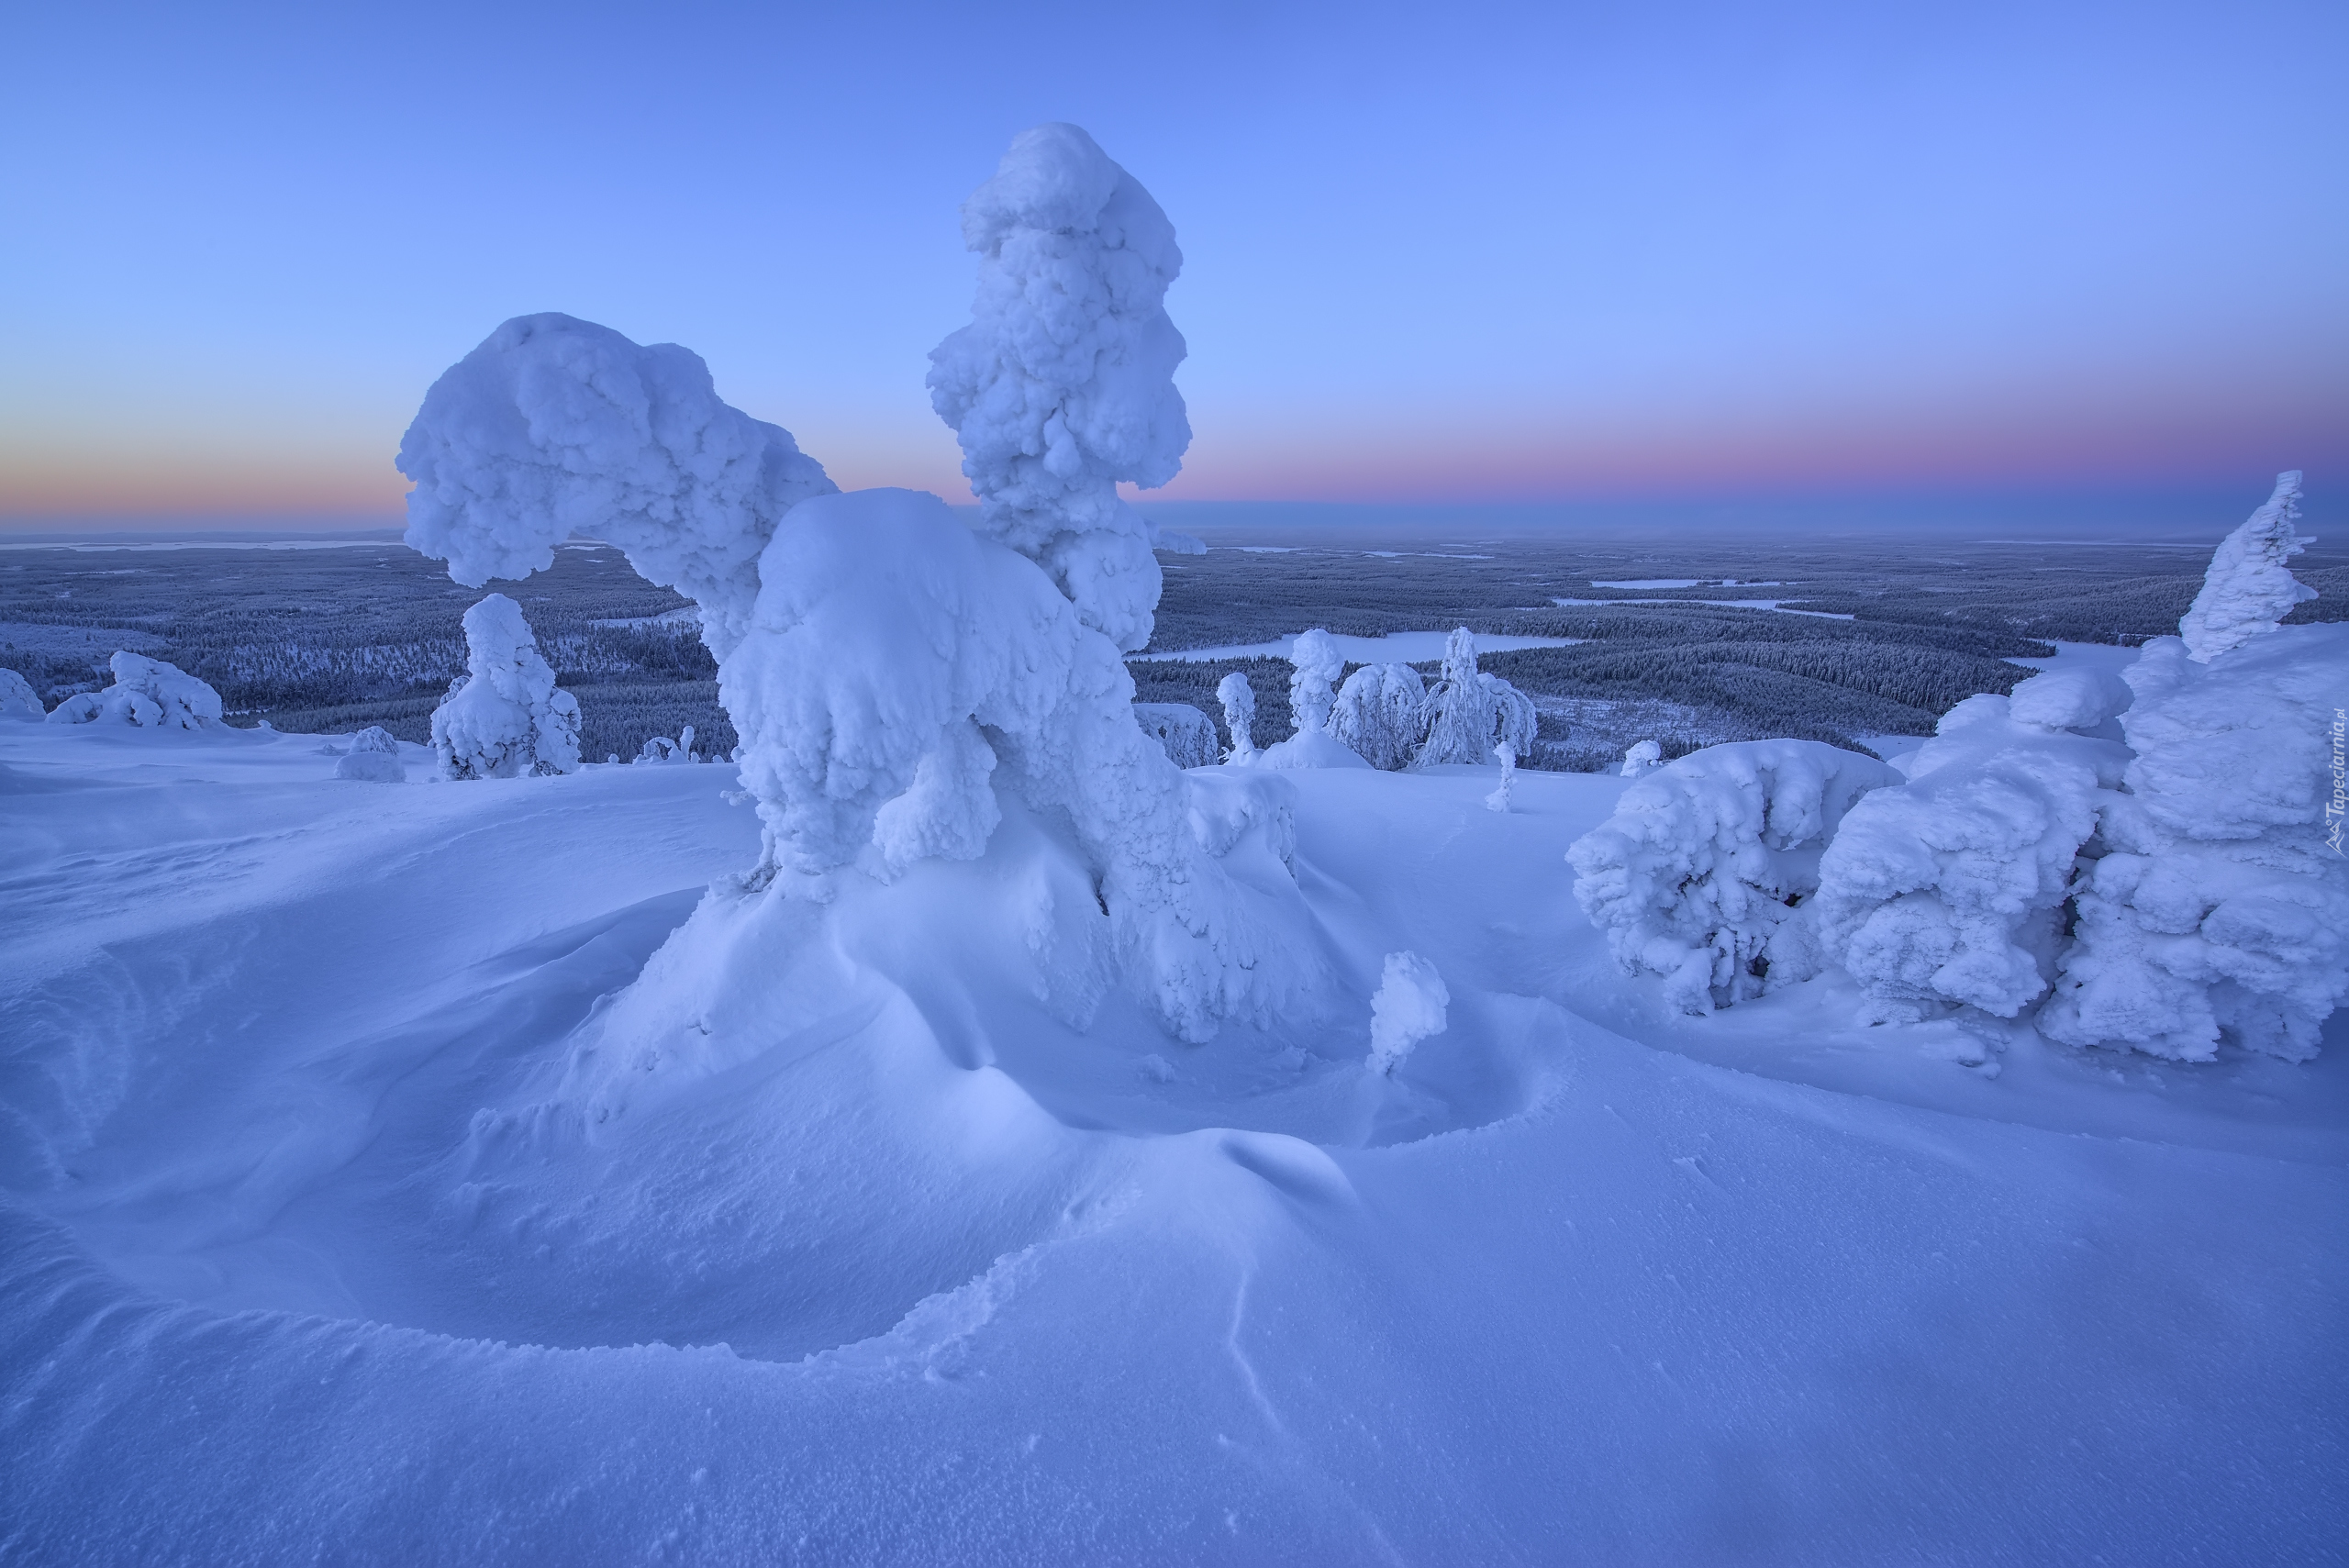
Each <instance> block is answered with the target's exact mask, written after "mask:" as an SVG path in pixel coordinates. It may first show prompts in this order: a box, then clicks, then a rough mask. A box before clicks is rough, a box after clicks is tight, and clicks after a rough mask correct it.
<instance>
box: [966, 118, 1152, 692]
mask: <svg viewBox="0 0 2349 1568" xmlns="http://www.w3.org/2000/svg"><path fill="white" fill-rule="evenodd" d="M963 243H964V244H965V245H967V246H968V247H969V248H970V249H971V250H975V251H977V252H978V254H979V258H980V261H979V286H978V294H977V297H976V298H975V300H974V303H973V305H972V309H971V317H972V319H971V324H970V325H969V326H968V327H965V328H963V329H962V330H960V331H958V332H956V333H954V334H953V335H952V336H951V337H949V338H948V339H946V340H945V341H944V342H942V343H941V344H939V346H938V347H937V349H936V350H933V351H932V352H931V354H930V402H931V405H932V406H934V407H935V408H936V409H937V410H938V415H939V417H941V418H942V419H944V420H945V421H946V422H947V423H948V424H949V425H952V426H953V427H954V434H955V437H956V439H958V440H960V441H961V442H962V446H963V473H964V474H965V475H966V476H968V477H969V479H970V481H971V488H972V489H973V490H974V491H975V492H976V493H977V495H978V497H979V505H980V517H979V528H980V531H981V532H982V533H985V534H986V535H987V536H988V537H990V538H993V539H998V540H1000V541H1002V542H1003V543H1004V544H1007V545H1008V546H1010V547H1011V548H1012V549H1013V550H1017V551H1019V553H1020V554H1022V555H1025V556H1027V557H1028V558H1029V559H1030V560H1031V561H1034V562H1036V563H1037V564H1038V565H1040V566H1041V567H1042V568H1043V569H1044V571H1045V572H1046V573H1048V574H1049V575H1050V576H1051V578H1052V581H1053V582H1054V583H1055V584H1058V585H1059V587H1060V589H1061V591H1062V593H1063V594H1065V595H1067V596H1068V599H1069V602H1070V603H1071V604H1073V605H1074V606H1076V614H1077V618H1078V619H1079V620H1080V621H1081V622H1083V623H1084V624H1085V625H1086V626H1088V627H1091V628H1094V629H1095V630H1097V631H1098V632H1100V633H1101V634H1102V635H1104V636H1105V637H1107V638H1108V639H1109V640H1110V641H1111V642H1112V643H1114V644H1115V645H1116V646H1117V647H1118V648H1119V649H1121V650H1125V651H1132V650H1134V649H1138V648H1141V647H1143V646H1145V645H1147V644H1148V643H1149V641H1150V629H1151V621H1152V615H1153V614H1154V612H1155V611H1156V609H1157V607H1158V594H1159V586H1160V575H1159V569H1158V561H1157V558H1156V557H1155V556H1153V555H1152V553H1151V545H1152V539H1153V530H1152V528H1151V526H1150V524H1149V523H1148V522H1147V521H1145V520H1144V519H1143V518H1142V517H1141V514H1139V513H1137V512H1136V511H1134V509H1133V508H1132V507H1130V506H1127V505H1126V504H1125V503H1124V502H1123V501H1121V500H1119V497H1118V489H1117V487H1118V482H1119V481H1120V480H1130V481H1131V482H1133V483H1134V484H1139V485H1141V486H1142V487H1143V488H1144V489H1152V488H1155V487H1156V486H1158V485H1161V484H1165V483H1166V482H1167V481H1168V480H1170V479H1172V478H1174V477H1175V473H1176V472H1177V471H1178V470H1179V469H1180V468H1181V467H1182V464H1183V451H1184V449H1185V448H1186V447H1188V446H1189V445H1190V444H1191V427H1190V422H1189V420H1188V418H1187V417H1186V414H1185V411H1184V407H1183V396H1182V394H1181V393H1179V392H1177V391H1175V366H1176V365H1178V364H1180V363H1181V362H1182V361H1183V357H1184V355H1185V354H1186V352H1187V351H1188V350H1186V348H1185V346H1184V343H1183V335H1182V334H1181V333H1180V332H1177V331H1176V330H1175V324H1174V322H1173V321H1171V320H1169V319H1168V318H1167V315H1166V310H1165V306H1164V300H1165V297H1166V286H1167V285H1168V284H1171V283H1173V282H1174V281H1175V274H1176V273H1178V272H1181V271H1182V270H1183V252H1182V251H1181V250H1179V249H1177V248H1176V246H1175V226H1174V225H1173V224H1171V223H1169V222H1168V221H1167V220H1166V215H1165V213H1164V212H1163V211H1161V210H1160V208H1159V206H1158V204H1157V203H1156V202H1155V201H1153V200H1152V199H1151V195H1150V193H1149V192H1148V191H1146V190H1144V189H1142V187H1141V183H1140V182H1138V181H1136V180H1135V179H1134V177H1133V176H1132V175H1130V174H1129V173H1127V172H1125V171H1124V170H1123V169H1121V168H1119V166H1118V165H1117V164H1116V163H1115V162H1113V161H1110V159H1109V156H1108V154H1107V153H1105V152H1103V151H1102V150H1101V149H1100V148H1099V147H1098V146H1097V145H1096V144H1095V142H1094V140H1093V139H1092V138H1091V137H1089V136H1087V135H1086V134H1085V132H1084V131H1083V130H1080V129H1079V128H1076V127H1075V126H1073V125H1041V126H1038V127H1036V128H1033V129H1032V130H1027V131H1023V132H1021V133H1020V134H1019V136H1018V137H1017V138H1015V139H1013V141H1012V144H1011V148H1010V150H1008V151H1007V152H1006V153H1005V154H1004V155H1003V162H1002V164H1001V166H1000V167H999V168H998V169H997V170H996V174H995V177H994V178H993V179H991V180H989V181H988V182H987V183H985V184H984V185H981V186H980V187H979V188H978V189H977V190H976V191H974V192H973V193H972V195H971V197H970V199H969V200H968V201H966V202H964V203H963Z"/></svg>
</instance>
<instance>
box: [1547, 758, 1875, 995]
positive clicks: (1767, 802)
mask: <svg viewBox="0 0 2349 1568" xmlns="http://www.w3.org/2000/svg"><path fill="white" fill-rule="evenodd" d="M1899 781H1900V775H1899V774H1898V773H1895V772H1893V770H1892V769H1891V768H1889V767H1887V766H1886V765H1885V764H1884V763H1882V762H1877V761H1876V760H1875V759H1874V758H1872V757H1863V756H1861V755H1859V754H1858V753H1857V752H1854V751H1842V750H1840V749H1839V748H1836V747H1833V746H1830V745H1827V744H1825V743H1823V742H1821V741H1817V740H1741V741H1736V742H1733V743H1731V744H1730V745H1726V746H1709V747H1707V748H1705V749H1704V750H1703V751H1692V752H1690V753H1689V754H1688V755H1687V756H1685V757H1683V758H1681V759H1679V760H1678V761H1677V762H1670V763H1667V764H1666V765H1665V766H1664V767H1663V768H1662V769H1660V770H1658V771H1657V772H1655V773H1652V774H1650V775H1649V776H1647V777H1646V778H1643V779H1641V780H1640V781H1639V782H1638V783H1636V784H1631V786H1630V787H1629V788H1627V789H1625V790H1624V791H1623V794H1622V795H1621V796H1620V799H1619V801H1618V803H1617V805H1616V807H1615V814H1614V815H1613V816H1612V817H1609V818H1608V819H1607V820H1606V821H1605V822H1604V823H1602V824H1600V825H1599V826H1598V828H1594V829H1593V830H1592V831H1590V832H1589V833H1586V834H1585V835H1584V836H1583V837H1582V838H1580V839H1577V840H1575V842H1574V844H1573V846H1572V847H1571V848H1569V849H1568V850H1567V851H1566V859H1567V860H1568V861H1569V862H1572V864H1573V866H1574V868H1575V902H1577V903H1578V904H1580V905H1581V906H1582V907H1583V912H1584V913H1585V914H1586V915H1588V916H1589V917H1590V920H1591V923H1592V924H1593V925H1595V926H1597V927H1598V929H1600V930H1601V931H1603V932H1605V933H1606V936H1607V948H1608V951H1609V953H1611V954H1612V955H1613V956H1614V959H1615V962H1616V963H1617V964H1618V965H1619V966H1620V968H1621V969H1622V971H1623V973H1626V974H1632V975H1636V974H1639V973H1642V972H1645V973H1655V974H1661V975H1663V976H1664V996H1665V998H1666V1000H1668V1001H1670V1002H1671V1003H1672V1004H1673V1005H1674V1006H1677V1007H1679V1008H1680V1009H1681V1010H1682V1011H1684V1012H1688V1013H1700V1014H1701V1013H1709V1012H1711V1011H1712V1010H1713V1009H1714V1008H1715V1007H1717V1006H1727V1005H1729V1004H1731V1003H1732V1002H1740V1001H1745V1000H1748V999H1750V998H1752V997H1755V996H1759V995H1762V994H1763V993H1764V992H1765V991H1768V990H1773V989H1776V987H1777V986H1779V985H1782V984H1787V982H1789V981H1794V980H1807V979H1809V977H1810V976H1811V975H1813V974H1816V973H1819V970H1820V967H1821V962H1822V961H1821V955H1820V951H1819V949H1818V947H1817V945H1816V944H1815V942H1814V941H1813V940H1812V937H1811V932H1810V929H1809V922H1808V921H1807V920H1806V919H1805V918H1804V917H1803V910H1802V906H1803V904H1804V901H1805V900H1806V899H1807V898H1808V897H1809V895H1811V894H1812V893H1813V892H1814V891H1815V890H1816V889H1817V888H1818V887H1819V884H1820V869H1819V867H1820V851H1822V849H1824V848H1825V847H1826V845H1827V843H1828V840H1831V839H1833V838H1835V836H1836V829H1837V828H1838V826H1839V825H1845V826H1848V824H1847V823H1846V816H1847V814H1849V813H1853V812H1854V802H1860V801H1865V800H1868V799H1873V798H1875V797H1874V795H1871V794H1870V793H1869V792H1870V791H1876V792H1881V791H1883V790H1884V789H1885V788H1886V786H1887V785H1891V784H1898V783H1899ZM1838 841H1839V842H1840V841H1841V840H1838Z"/></svg>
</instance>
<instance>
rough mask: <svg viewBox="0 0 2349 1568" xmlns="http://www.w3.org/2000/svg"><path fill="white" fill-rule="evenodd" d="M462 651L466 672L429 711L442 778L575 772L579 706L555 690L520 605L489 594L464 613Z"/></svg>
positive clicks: (576, 702) (570, 698)
mask: <svg viewBox="0 0 2349 1568" xmlns="http://www.w3.org/2000/svg"><path fill="white" fill-rule="evenodd" d="M465 651H466V673H464V674H462V675H460V676H458V677H457V679H456V681H455V682H454V683H452V684H451V686H450V687H449V695H448V698H447V700H445V701H443V702H442V703H441V705H440V706H439V707H437V708H434V709H433V710H432V749H433V750H434V751H437V752H439V753H440V775H441V777H443V778H448V779H510V778H520V777H524V776H527V775H529V774H534V773H577V772H578V771H579V702H578V699H577V698H575V697H573V695H571V694H570V693H569V692H565V691H559V690H557V689H556V687H555V684H554V672H553V671H552V670H551V669H549V668H548V667H547V662H546V661H545V660H544V659H541V658H540V657H539V645H538V642H537V640H536V639H533V638H532V637H531V635H530V626H529V622H528V621H526V620H524V619H523V618H522V606H519V605H518V604H516V603H515V602H514V601H513V600H511V599H509V598H507V596H506V595H503V594H491V595H487V596H486V597H484V599H483V600H482V601H481V602H480V603H479V604H477V605H475V606H473V608H471V609H469V610H467V611H466V612H465Z"/></svg>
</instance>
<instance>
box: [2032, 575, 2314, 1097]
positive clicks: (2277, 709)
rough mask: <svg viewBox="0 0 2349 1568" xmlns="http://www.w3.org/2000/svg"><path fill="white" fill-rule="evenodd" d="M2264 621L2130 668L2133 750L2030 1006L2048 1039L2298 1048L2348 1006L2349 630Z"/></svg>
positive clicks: (2301, 1055) (2197, 1055) (2124, 720)
mask: <svg viewBox="0 0 2349 1568" xmlns="http://www.w3.org/2000/svg"><path fill="white" fill-rule="evenodd" d="M2213 577H2214V579H2215V577H2216V568H2215V567H2214V568H2213ZM2273 629H2274V630H2275V635H2274V636H2272V637H2259V638H2257V639H2255V640H2254V641H2252V642H2250V643H2249V644H2248V645H2246V646H2243V647H2239V648H2237V649H2235V650H2234V651H2232V652H2227V653H2223V654H2221V655H2219V656H2218V657H2216V658H2214V659H2212V660H2210V662H2209V663H2208V664H2207V665H2205V664H2202V663H2198V662H2194V661H2193V660H2192V659H2191V658H2190V657H2189V655H2188V651H2187V647H2186V644H2185V643H2184V642H2182V641H2181V640H2179V639H2176V638H2160V639H2155V640H2154V641H2153V642H2149V643H2147V644H2146V645H2145V649H2144V651H2143V654H2142V655H2141V656H2140V658H2139V660H2138V662H2137V663H2136V664H2135V665H2133V666H2132V667H2131V668H2130V670H2129V671H2128V672H2127V678H2128V680H2129V683H2130V684H2131V685H2132V686H2134V687H2135V688H2136V691H2137V701H2136V704H2135V706H2132V707H2131V708H2130V710H2129V711H2128V712H2127V713H2125V714H2124V715H2122V716H2121V727H2122V728H2123V729H2124V730H2125V731H2126V732H2127V734H2128V737H2129V743H2130V745H2131V746H2132V747H2133V748H2135V751H2136V756H2135V758H2134V759H2133V760H2132V762H2130V763H2129V766H2128V773H2127V775H2126V779H2125V793H2124V794H2121V795H2118V796H2116V797H2115V798H2114V799H2113V800H2112V801H2110V803H2109V804H2108V806H2107V808H2106V811H2105V817H2104V839H2105V844H2106V849H2107V853H2106V854H2105V855H2104V856H2103V857H2102V858H2101V859H2099V861H2097V862H2096V863H2095V866H2094V869H2093V871H2092V873H2091V874H2090V875H2089V876H2088V877H2087V880H2086V883H2085V884H2084V885H2083V886H2082V887H2081V888H2080V889H2079V891H2078V895H2077V908H2078V918H2077V920H2076V926H2075V931H2074V939H2073V944H2072V946H2071V948H2070V949H2069V950H2068V951H2066V952H2065V954H2064V956H2063V960H2062V973H2061V974H2060V976H2059V977H2058V979H2057V982H2056V985H2055V994H2054V995H2053V996H2052V997H2050V998H2049V1000H2048V1002H2047V1005H2046V1006H2043V1007H2042V1008H2041V1009H2040V1012H2039V1018H2038V1024H2039V1028H2040V1029H2041V1031H2042V1032H2043V1033H2044V1034H2046V1035H2048V1036H2049V1037H2051V1038H2053V1039H2055V1040H2065V1041H2066V1042H2069V1043H2071V1044H2075V1045H2099V1046H2109V1047H2112V1048H2115V1049H2119V1048H2122V1047H2127V1048H2131V1049H2134V1050H2137V1051H2145V1052H2148V1053H2150V1054H2153V1055H2155V1056H2166V1057H2171V1058H2176V1059H2179V1060H2183V1061H2189V1062H2195V1061H2208V1060H2210V1058H2211V1057H2212V1056H2214V1055H2215V1054H2216V1053H2217V1049H2218V1046H2219V1043H2220V1041H2221V1040H2231V1041H2232V1042H2233V1043H2235V1044H2238V1045H2242V1046H2244V1047H2247V1048H2249V1049H2251V1050H2254V1051H2264V1052H2266V1053H2267V1054H2269V1055H2274V1056H2281V1057H2283V1058H2285V1059H2287V1060H2288V1061H2305V1060H2307V1059H2308V1058H2310V1057H2311V1056H2314V1055H2315V1054H2316V1052H2317V1044H2318V1034H2319V1030H2320V1029H2321V1026H2322V1025H2323V1022H2324V1019H2325V1018H2326V1017H2327V1015H2329V1014H2330V1013H2331V1012H2332V1010H2333V1009H2334V1008H2335V1007H2337V1006H2342V1005H2343V1003H2344V1002H2349V862H2344V861H2343V858H2342V855H2341V853H2340V848H2341V846H2340V823H2341V820H2342V819H2341V818H2340V817H2338V816H2334V815H2333V814H2332V813H2333V809H2334V808H2335V807H2336V806H2338V799H2337V797H2336V796H2335V795H2334V793H2333V792H2334V790H2335V788H2336V787H2337V784H2336V775H2335V774H2334V773H2333V771H2332V770H2333V768H2334V766H2335V765H2336V763H2335V762H2334V759H2335V758H2336V757H2337V756H2338V755H2339V751H2337V750H2336V748H2339V747H2340V746H2342V745H2343V735H2342V728H2341V721H2340V720H2339V718H2338V717H2337V708H2338V706H2339V704H2340V702H2341V700H2342V698H2341V694H2342V693H2343V691H2349V627H2342V626H2337V625H2328V626H2308V627H2283V628H2273Z"/></svg>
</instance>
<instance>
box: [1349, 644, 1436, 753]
mask: <svg viewBox="0 0 2349 1568" xmlns="http://www.w3.org/2000/svg"><path fill="white" fill-rule="evenodd" d="M1427 732H1428V684H1427V682H1426V681H1425V680H1424V679H1422V678H1421V677H1420V675H1419V672H1418V671H1417V670H1414V669H1412V668H1411V667H1410V666H1409V665H1408V664H1365V665H1364V666H1363V667H1362V668H1361V669H1359V670H1356V671H1355V672H1354V673H1353V674H1351V675H1349V676H1347V677H1346V684H1344V685H1343V686H1341V688H1339V691H1338V700H1337V705H1336V706H1334V707H1333V708H1331V710H1330V734H1332V735H1335V736H1336V737H1337V738H1338V739H1339V740H1342V741H1344V742H1345V743H1346V745H1347V746H1349V747H1351V748H1352V749H1353V751H1354V753H1355V755H1357V756H1359V757H1361V758H1362V760H1363V761H1364V762H1368V763H1369V764H1370V765H1371V766H1372V767H1374V768H1380V769H1384V770H1385V771H1386V772H1388V773H1393V772H1395V771H1396V770H1397V769H1400V768H1407V767H1408V766H1410V764H1411V759H1412V758H1413V757H1414V756H1416V755H1417V754H1418V752H1419V742H1420V741H1421V740H1425V739H1426V738H1427Z"/></svg>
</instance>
